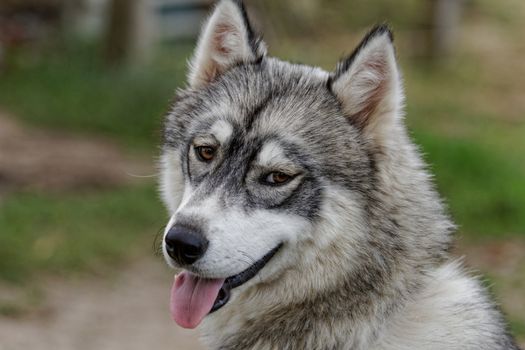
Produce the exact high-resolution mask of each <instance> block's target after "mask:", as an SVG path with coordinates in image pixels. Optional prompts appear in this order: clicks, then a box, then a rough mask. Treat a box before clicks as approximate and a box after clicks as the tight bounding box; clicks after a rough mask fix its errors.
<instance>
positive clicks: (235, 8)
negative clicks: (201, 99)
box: [188, 0, 266, 88]
mask: <svg viewBox="0 0 525 350" xmlns="http://www.w3.org/2000/svg"><path fill="white" fill-rule="evenodd" d="M265 54H266V46H265V45H264V43H263V42H262V41H261V40H260V39H259V38H258V37H257V36H256V35H255V33H254V32H253V30H252V27H251V25H250V22H249V20H248V15H247V13H246V9H245V8H244V5H243V3H242V1H240V0H221V1H219V2H218V3H217V5H216V7H215V10H214V12H213V13H212V15H211V16H210V17H209V19H208V20H207V22H206V23H205V25H204V26H203V29H202V32H201V34H200V38H199V41H198V44H197V48H196V50H195V53H194V56H193V59H192V60H191V61H190V70H189V76H188V83H189V85H190V86H191V87H193V88H198V87H202V86H204V85H206V84H208V83H209V82H210V81H212V80H213V79H214V78H215V77H216V76H217V75H219V74H221V73H223V72H224V71H226V70H227V69H228V68H230V67H232V66H233V65H235V64H238V63H240V62H256V61H258V60H260V59H262V58H263V57H264V55H265Z"/></svg>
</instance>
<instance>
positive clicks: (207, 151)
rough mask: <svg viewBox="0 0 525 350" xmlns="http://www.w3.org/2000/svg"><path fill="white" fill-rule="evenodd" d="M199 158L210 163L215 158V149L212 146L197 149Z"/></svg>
mask: <svg viewBox="0 0 525 350" xmlns="http://www.w3.org/2000/svg"><path fill="white" fill-rule="evenodd" d="M195 152H196V153H197V156H198V158H199V159H200V160H201V161H203V162H209V161H211V160H213V157H215V148H214V147H211V146H198V147H195Z"/></svg>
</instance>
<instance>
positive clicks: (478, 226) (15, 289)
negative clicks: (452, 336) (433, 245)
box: [0, 0, 525, 350]
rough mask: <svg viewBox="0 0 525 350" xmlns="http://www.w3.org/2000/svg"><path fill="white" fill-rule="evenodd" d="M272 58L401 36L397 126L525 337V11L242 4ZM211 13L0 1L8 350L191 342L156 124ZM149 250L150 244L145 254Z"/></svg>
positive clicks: (72, 0)
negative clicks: (175, 287) (170, 265)
mask: <svg viewBox="0 0 525 350" xmlns="http://www.w3.org/2000/svg"><path fill="white" fill-rule="evenodd" d="M246 3H247V6H248V9H249V13H250V15H251V17H252V19H253V22H254V23H255V26H256V27H257V28H259V29H260V30H261V31H263V32H264V38H265V40H266V41H267V43H268V44H269V50H270V54H271V55H276V56H279V57H282V58H286V59H289V60H292V61H295V62H302V63H307V64H313V65H320V66H322V67H323V68H326V69H329V70H331V69H333V68H334V67H335V64H336V62H337V60H338V59H339V58H340V57H342V56H343V55H345V54H348V53H350V52H351V51H352V49H353V47H354V46H355V45H356V44H357V42H358V41H359V40H360V38H361V37H362V36H363V35H364V33H366V31H367V30H368V29H369V28H370V27H371V26H373V25H374V24H377V23H382V22H385V21H386V22H389V23H390V24H391V25H392V27H393V28H394V30H395V36H396V46H397V53H398V58H399V60H400V66H401V69H402V71H403V73H404V79H405V86H406V94H407V107H406V111H407V124H408V126H409V127H410V130H411V134H412V136H413V138H414V140H415V141H416V142H417V143H418V144H419V145H421V148H422V151H423V153H424V155H425V158H426V160H427V162H428V163H429V164H430V168H431V171H432V172H433V173H434V174H435V181H436V182H437V185H438V188H439V190H440V192H441V193H442V195H443V196H444V197H445V198H446V201H447V203H448V205H449V208H450V211H451V213H452V215H453V217H454V219H455V221H456V222H457V223H458V225H459V230H458V242H457V247H456V252H455V254H456V255H458V256H462V255H465V256H466V257H465V260H466V262H467V264H469V265H470V266H471V267H472V268H473V269H475V271H479V273H480V274H482V276H483V279H484V281H485V283H486V284H487V285H488V286H489V287H490V290H491V291H492V292H493V294H494V295H495V297H496V299H497V300H498V302H499V303H500V305H501V307H502V308H503V310H504V311H505V313H506V314H507V315H508V317H509V319H510V322H511V328H512V331H513V333H514V334H515V335H516V336H517V337H518V339H519V340H520V342H521V343H522V344H524V343H525V60H524V58H523V57H524V56H525V40H524V38H525V26H524V25H523V23H524V20H525V2H524V1H523V0H505V1H494V0H465V1H460V0H397V1H395V2H394V1H388V0H344V1H343V0H323V1H321V0H265V1H255V0H248V1H246ZM211 6H212V3H211V2H210V1H205V0H135V1H128V0H0V349H1V350H7V349H9V350H11V349H27V348H30V347H31V348H35V349H144V348H146V347H150V348H153V347H156V348H159V349H180V350H185V349H199V345H198V343H197V342H196V340H195V338H196V333H195V332H187V331H182V330H180V329H179V328H177V327H176V325H175V323H173V322H172V321H171V320H170V317H169V314H168V307H167V304H168V294H169V288H170V285H171V281H172V280H171V279H172V272H171V271H169V270H168V269H167V268H165V267H164V264H163V262H162V259H161V258H160V256H159V255H158V249H157V248H156V245H157V244H158V232H160V230H161V229H162V227H163V225H164V224H165V223H166V220H167V214H166V212H165V210H164V208H163V207H162V205H161V204H160V201H159V199H158V195H157V190H156V181H157V179H156V176H157V169H156V167H155V160H156V157H157V156H158V153H159V148H158V145H159V142H160V130H161V125H162V116H163V113H164V112H165V111H166V110H167V108H168V104H169V101H170V99H171V97H172V96H173V93H174V91H175V89H176V88H177V87H181V86H183V85H184V84H185V71H186V61H187V59H188V58H189V56H190V55H191V52H192V49H193V46H194V44H195V40H196V37H197V34H198V31H199V28H200V25H201V23H202V21H203V19H204V18H205V16H206V14H207V12H208V11H209V9H210V8H211ZM155 242H156V243H155Z"/></svg>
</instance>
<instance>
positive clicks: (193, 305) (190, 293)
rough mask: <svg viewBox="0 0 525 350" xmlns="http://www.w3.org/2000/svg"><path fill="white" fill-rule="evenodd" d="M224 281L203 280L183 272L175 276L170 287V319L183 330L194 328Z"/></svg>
mask: <svg viewBox="0 0 525 350" xmlns="http://www.w3.org/2000/svg"><path fill="white" fill-rule="evenodd" d="M223 284H224V279H220V278H219V279H205V278H200V277H197V276H195V275H192V274H191V273H189V272H187V271H184V272H181V273H179V274H178V275H177V276H175V281H173V286H172V287H171V300H170V311H171V317H172V318H173V320H174V321H175V322H177V324H178V325H179V326H181V327H184V328H195V327H197V326H198V325H199V323H201V321H202V319H203V318H204V316H206V315H207V314H208V313H209V312H210V310H211V308H212V307H213V303H214V302H215V299H217V295H218V294H219V290H220V289H221V287H222V285H223Z"/></svg>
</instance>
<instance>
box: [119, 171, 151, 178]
mask: <svg viewBox="0 0 525 350" xmlns="http://www.w3.org/2000/svg"><path fill="white" fill-rule="evenodd" d="M126 175H127V176H131V177H138V178H149V177H157V176H159V173H155V174H150V175H137V174H132V173H129V172H127V171H126Z"/></svg>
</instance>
